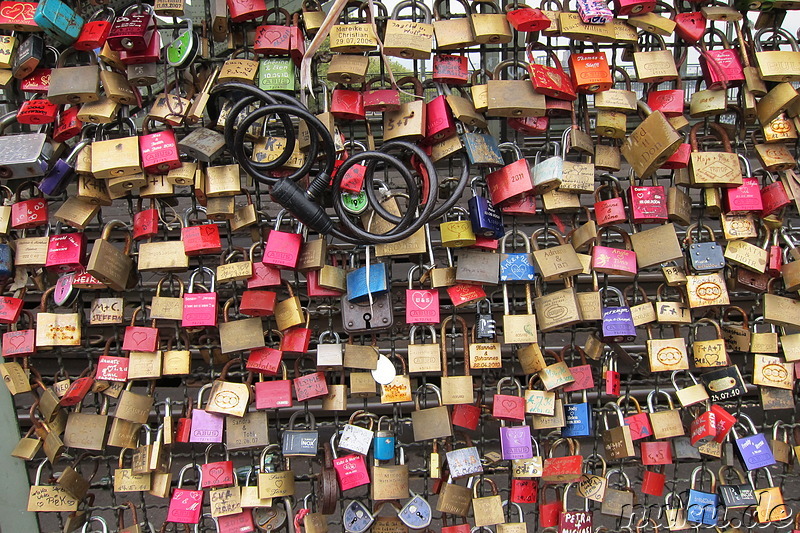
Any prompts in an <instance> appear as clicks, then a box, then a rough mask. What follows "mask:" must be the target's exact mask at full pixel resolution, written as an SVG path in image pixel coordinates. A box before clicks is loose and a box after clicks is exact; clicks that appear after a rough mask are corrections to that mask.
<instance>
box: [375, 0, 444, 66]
mask: <svg viewBox="0 0 800 533" xmlns="http://www.w3.org/2000/svg"><path fill="white" fill-rule="evenodd" d="M409 7H410V8H411V12H412V13H414V12H415V11H419V12H420V13H421V14H422V17H421V18H422V20H421V21H420V22H417V21H415V20H413V21H412V20H400V18H399V17H400V12H401V11H402V10H403V9H406V8H409ZM385 31H386V33H385V36H384V39H383V49H384V52H385V53H386V55H389V56H394V57H402V58H404V59H429V58H430V56H431V49H432V46H433V24H431V11H430V9H429V8H428V6H426V5H425V4H424V3H422V2H418V1H416V0H410V1H407V2H400V3H398V4H397V5H396V6H395V8H394V10H393V11H392V14H391V15H390V17H389V20H388V21H387V22H386V30H385Z"/></svg>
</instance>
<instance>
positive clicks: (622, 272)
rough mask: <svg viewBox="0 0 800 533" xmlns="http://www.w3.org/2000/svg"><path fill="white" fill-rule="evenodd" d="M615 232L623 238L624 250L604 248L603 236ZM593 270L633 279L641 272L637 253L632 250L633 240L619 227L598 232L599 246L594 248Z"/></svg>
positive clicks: (602, 229) (611, 227)
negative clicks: (637, 261) (638, 266)
mask: <svg viewBox="0 0 800 533" xmlns="http://www.w3.org/2000/svg"><path fill="white" fill-rule="evenodd" d="M610 231H613V232H615V233H618V234H619V235H620V236H621V237H622V242H623V245H624V246H625V248H624V249H619V248H610V247H608V246H603V245H602V242H603V235H607V234H608V232H610ZM592 269H593V270H595V271H596V272H598V273H603V274H616V275H619V276H626V277H632V276H635V275H636V274H637V273H638V272H639V270H638V268H637V264H636V252H634V251H633V250H632V249H631V238H630V236H629V235H628V234H627V232H625V231H623V230H622V229H621V228H619V227H618V226H606V227H605V228H601V229H599V230H598V231H597V244H596V245H594V247H593V248H592Z"/></svg>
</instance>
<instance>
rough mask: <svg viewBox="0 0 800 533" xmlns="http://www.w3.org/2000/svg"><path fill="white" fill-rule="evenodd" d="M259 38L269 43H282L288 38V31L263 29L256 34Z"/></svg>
mask: <svg viewBox="0 0 800 533" xmlns="http://www.w3.org/2000/svg"><path fill="white" fill-rule="evenodd" d="M258 37H259V40H261V39H262V38H263V39H264V40H266V41H268V42H270V43H272V44H273V45H274V44H278V43H283V42H285V41H286V40H288V39H289V33H288V32H285V31H281V30H265V31H262V32H261V33H260V35H259V36H258Z"/></svg>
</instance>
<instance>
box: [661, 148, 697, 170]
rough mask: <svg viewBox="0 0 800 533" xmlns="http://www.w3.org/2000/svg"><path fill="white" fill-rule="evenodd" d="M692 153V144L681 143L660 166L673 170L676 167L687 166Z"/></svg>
mask: <svg viewBox="0 0 800 533" xmlns="http://www.w3.org/2000/svg"><path fill="white" fill-rule="evenodd" d="M691 154H692V145H691V144H689V143H681V145H680V146H678V149H677V150H675V153H674V154H672V155H671V156H669V157H668V158H667V160H666V161H665V162H664V164H663V165H661V168H663V169H668V170H674V169H678V168H688V167H689V159H690V158H691Z"/></svg>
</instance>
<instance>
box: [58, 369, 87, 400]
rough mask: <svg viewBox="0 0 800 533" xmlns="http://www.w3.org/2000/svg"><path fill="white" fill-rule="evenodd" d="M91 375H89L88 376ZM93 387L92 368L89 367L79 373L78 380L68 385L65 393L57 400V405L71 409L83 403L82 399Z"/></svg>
mask: <svg viewBox="0 0 800 533" xmlns="http://www.w3.org/2000/svg"><path fill="white" fill-rule="evenodd" d="M90 374H91V375H90ZM92 385H94V367H93V366H89V367H87V368H85V369H84V370H83V372H81V375H80V376H78V379H76V380H75V381H73V382H72V383H70V385H69V388H68V389H67V392H65V393H64V396H62V397H61V400H59V402H58V403H59V405H61V406H62V407H72V406H74V405H77V404H79V403H81V402H82V401H83V398H84V397H85V396H86V395H87V394H89V391H90V390H92Z"/></svg>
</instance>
